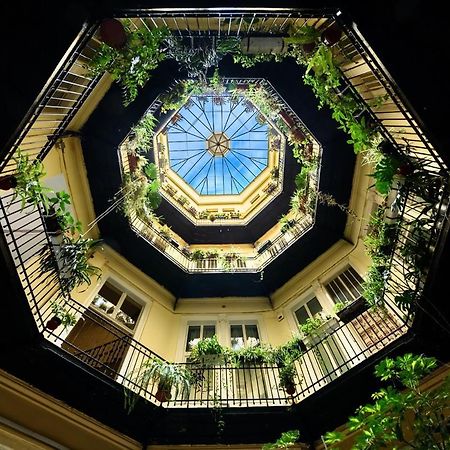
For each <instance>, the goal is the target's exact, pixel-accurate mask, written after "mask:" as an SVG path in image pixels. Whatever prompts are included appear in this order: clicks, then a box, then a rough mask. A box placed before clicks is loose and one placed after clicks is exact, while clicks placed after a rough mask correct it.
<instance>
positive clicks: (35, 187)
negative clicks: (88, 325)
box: [13, 150, 101, 323]
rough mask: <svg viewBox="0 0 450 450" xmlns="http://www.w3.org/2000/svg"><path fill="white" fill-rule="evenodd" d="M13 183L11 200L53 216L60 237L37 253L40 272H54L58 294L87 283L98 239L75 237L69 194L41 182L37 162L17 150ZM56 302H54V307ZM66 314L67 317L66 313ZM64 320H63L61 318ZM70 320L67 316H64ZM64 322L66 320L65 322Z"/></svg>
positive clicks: (92, 271)
mask: <svg viewBox="0 0 450 450" xmlns="http://www.w3.org/2000/svg"><path fill="white" fill-rule="evenodd" d="M14 161H15V163H16V173H15V177H16V180H17V185H16V187H15V192H14V196H13V199H14V200H15V199H16V198H17V197H19V198H20V199H21V204H22V208H24V207H25V205H27V204H29V205H32V206H33V207H38V206H40V207H42V208H43V212H44V214H46V215H54V216H55V217H56V219H57V223H58V226H59V228H60V230H61V232H63V237H62V239H61V242H60V243H59V244H58V245H55V246H54V245H53V244H52V243H51V242H48V243H47V244H46V245H44V246H43V247H42V249H41V250H40V252H39V258H40V274H41V275H42V274H45V273H47V272H54V271H56V272H58V273H59V280H60V286H61V293H60V295H61V296H64V295H70V293H71V291H72V290H73V289H74V288H75V287H79V286H81V285H83V284H85V283H86V284H87V285H90V284H91V277H93V276H97V277H99V276H100V274H101V271H100V269H99V268H98V267H96V266H93V265H91V264H89V259H90V257H91V256H92V254H93V252H94V251H95V249H96V248H97V247H98V246H99V244H100V241H99V240H92V239H86V238H83V237H82V236H79V235H78V233H79V232H81V223H80V222H79V221H77V220H75V219H74V217H73V216H72V214H71V213H70V211H69V210H68V206H69V205H70V204H71V200H70V196H69V194H68V193H66V192H64V191H59V192H54V191H52V190H51V189H49V188H46V187H44V186H43V185H42V184H41V178H42V177H44V176H45V172H44V166H43V164H42V162H41V161H39V160H34V161H31V160H30V157H29V155H27V154H25V153H22V152H21V151H20V150H18V151H17V152H16V154H15V156H14ZM57 306H58V305H57V304H55V308H56V307H57ZM67 317H69V316H67ZM64 320H65V319H64ZM67 320H68V321H69V322H70V317H69V318H68V319H67ZM69 322H67V323H69Z"/></svg>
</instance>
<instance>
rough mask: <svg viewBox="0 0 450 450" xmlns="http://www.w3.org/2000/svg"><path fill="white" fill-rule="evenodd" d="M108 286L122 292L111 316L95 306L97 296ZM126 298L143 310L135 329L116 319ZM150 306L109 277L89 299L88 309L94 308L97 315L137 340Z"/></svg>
mask: <svg viewBox="0 0 450 450" xmlns="http://www.w3.org/2000/svg"><path fill="white" fill-rule="evenodd" d="M106 284H109V285H111V286H113V287H114V288H115V289H117V290H118V291H120V292H121V295H120V297H119V300H118V302H117V305H114V309H113V312H112V313H111V314H107V313H106V312H105V311H103V310H102V309H100V308H99V307H98V306H96V305H94V300H95V297H96V296H97V295H100V291H101V289H102V288H103V286H105V285H106ZM126 297H130V299H131V300H132V301H133V302H135V303H136V304H138V305H139V306H140V307H141V310H140V312H139V315H138V317H137V318H136V321H135V326H134V328H129V327H127V326H126V325H125V324H124V323H122V322H120V321H119V320H117V319H116V318H115V316H116V314H117V313H118V312H119V311H121V309H120V307H121V306H122V305H123V302H124V301H125V299H126ZM106 300H107V299H106ZM148 306H149V303H148V302H146V301H145V300H144V299H142V298H141V296H138V295H136V294H135V293H134V292H132V291H131V289H128V288H126V287H125V286H124V285H123V284H122V283H121V282H120V281H117V280H116V279H115V278H114V277H111V276H107V277H105V279H104V280H103V282H102V283H101V284H100V285H99V286H98V288H97V289H96V290H95V292H94V293H93V295H92V297H91V298H90V299H89V303H88V308H92V309H93V310H94V311H95V312H96V313H98V314H100V315H101V316H102V317H104V318H105V319H107V320H109V321H110V322H112V323H113V324H114V325H115V326H117V327H119V328H120V329H122V330H125V331H126V332H127V334H129V335H131V336H134V337H135V339H137V335H138V328H139V335H140V334H141V332H142V329H141V328H142V325H143V322H144V320H143V318H144V311H145V313H148Z"/></svg>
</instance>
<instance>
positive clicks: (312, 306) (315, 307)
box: [307, 297, 322, 316]
mask: <svg viewBox="0 0 450 450" xmlns="http://www.w3.org/2000/svg"><path fill="white" fill-rule="evenodd" d="M307 305H308V308H309V312H310V313H311V315H312V316H314V315H316V314H317V313H319V312H320V311H322V306H321V305H320V303H319V300H317V298H316V297H314V298H313V299H311V300H310V301H309V302H308V303H307Z"/></svg>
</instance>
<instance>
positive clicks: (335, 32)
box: [321, 23, 342, 47]
mask: <svg viewBox="0 0 450 450" xmlns="http://www.w3.org/2000/svg"><path fill="white" fill-rule="evenodd" d="M341 36H342V30H341V29H340V28H339V27H338V26H337V25H336V24H335V23H334V24H333V25H331V26H330V27H328V28H327V29H326V30H325V31H324V32H323V33H322V36H321V39H322V42H323V43H324V44H325V45H327V46H328V47H332V46H333V45H334V44H336V43H337V42H339V39H341Z"/></svg>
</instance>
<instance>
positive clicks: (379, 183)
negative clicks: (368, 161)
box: [372, 155, 401, 195]
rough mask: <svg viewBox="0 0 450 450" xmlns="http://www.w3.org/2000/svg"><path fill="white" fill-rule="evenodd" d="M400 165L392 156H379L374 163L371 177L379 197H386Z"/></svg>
mask: <svg viewBox="0 0 450 450" xmlns="http://www.w3.org/2000/svg"><path fill="white" fill-rule="evenodd" d="M400 165H401V163H400V161H399V160H398V158H396V157H394V156H392V155H381V156H380V158H379V159H378V161H377V162H376V163H375V170H374V172H373V174H372V176H373V177H374V178H375V189H376V190H377V191H378V192H379V193H380V194H381V195H388V194H389V191H390V189H391V186H392V182H393V180H394V176H395V175H396V174H397V172H398V169H399V167H400Z"/></svg>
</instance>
